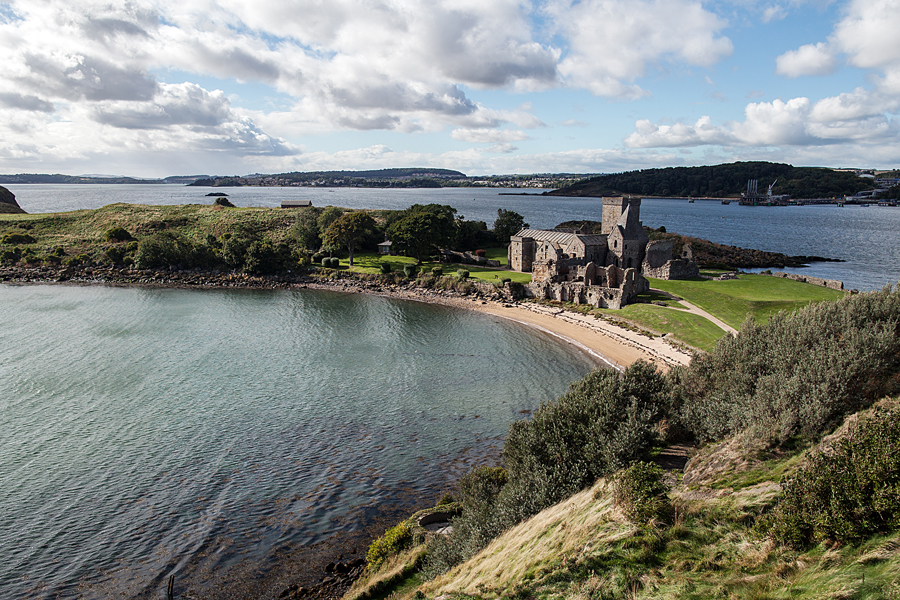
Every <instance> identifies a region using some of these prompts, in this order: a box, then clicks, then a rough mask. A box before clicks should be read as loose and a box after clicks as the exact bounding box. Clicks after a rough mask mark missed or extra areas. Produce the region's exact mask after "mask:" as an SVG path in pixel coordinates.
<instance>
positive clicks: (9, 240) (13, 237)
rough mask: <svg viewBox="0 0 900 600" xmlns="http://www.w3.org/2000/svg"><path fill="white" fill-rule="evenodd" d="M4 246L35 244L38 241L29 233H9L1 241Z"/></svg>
mask: <svg viewBox="0 0 900 600" xmlns="http://www.w3.org/2000/svg"><path fill="white" fill-rule="evenodd" d="M0 241H2V243H4V244H9V245H15V244H33V243H35V242H36V241H37V240H35V239H34V237H32V236H31V235H30V234H28V233H7V234H6V235H4V236H3V239H2V240H0Z"/></svg>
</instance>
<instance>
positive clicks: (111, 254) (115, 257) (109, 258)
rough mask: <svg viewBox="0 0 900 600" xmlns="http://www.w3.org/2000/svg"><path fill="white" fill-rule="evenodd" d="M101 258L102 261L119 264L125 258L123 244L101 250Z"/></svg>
mask: <svg viewBox="0 0 900 600" xmlns="http://www.w3.org/2000/svg"><path fill="white" fill-rule="evenodd" d="M102 258H103V261H104V262H109V263H111V264H114V265H117V264H120V263H121V262H122V259H123V258H125V246H110V247H109V248H107V249H106V250H104V251H103V255H102Z"/></svg>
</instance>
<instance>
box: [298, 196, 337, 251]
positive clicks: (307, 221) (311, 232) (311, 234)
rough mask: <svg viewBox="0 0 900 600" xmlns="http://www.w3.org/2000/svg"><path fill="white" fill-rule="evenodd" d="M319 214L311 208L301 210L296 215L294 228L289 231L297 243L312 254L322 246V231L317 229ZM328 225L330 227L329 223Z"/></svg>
mask: <svg viewBox="0 0 900 600" xmlns="http://www.w3.org/2000/svg"><path fill="white" fill-rule="evenodd" d="M319 212H320V211H318V210H316V209H315V208H313V207H312V206H310V207H308V208H301V209H300V210H299V212H298V214H297V220H296V221H295V222H294V227H293V229H292V230H291V236H292V237H293V238H294V239H296V240H297V243H299V244H300V245H301V246H303V247H304V248H306V249H307V250H312V251H313V252H315V251H316V250H318V249H319V247H320V246H321V245H322V239H321V232H322V229H321V228H320V227H319ZM338 216H340V215H338ZM328 224H329V225H331V222H329V223H328Z"/></svg>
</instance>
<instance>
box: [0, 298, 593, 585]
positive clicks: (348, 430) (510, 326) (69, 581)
mask: <svg viewBox="0 0 900 600" xmlns="http://www.w3.org/2000/svg"><path fill="white" fill-rule="evenodd" d="M0 305H2V306H3V307H4V310H3V311H2V313H0V381H2V382H3V393H2V396H0V549H2V550H0V554H2V559H3V560H0V597H2V598H33V597H38V598H55V597H63V598H71V597H87V598H109V597H153V598H158V597H160V593H161V592H160V590H162V589H164V586H165V581H166V580H167V578H168V575H169V574H175V575H176V577H177V580H178V586H179V590H181V591H182V593H185V595H184V597H193V598H200V597H261V596H266V595H268V594H270V593H273V592H274V594H276V595H277V592H278V591H280V589H283V587H284V586H285V585H286V584H287V583H288V579H287V575H288V574H289V573H290V572H294V573H297V572H298V569H300V570H301V571H302V568H303V565H302V564H299V565H298V564H296V563H292V562H291V561H292V560H293V559H292V552H294V551H295V550H297V549H298V548H303V547H306V546H309V545H310V544H314V543H316V542H319V541H322V540H327V539H328V537H329V535H331V534H332V533H334V532H335V531H352V530H356V529H359V528H360V527H363V526H364V525H365V524H366V521H367V519H369V518H371V517H372V516H373V515H374V514H375V513H377V511H378V507H379V506H380V505H386V504H390V503H391V502H392V501H393V499H394V498H397V497H398V496H404V497H407V498H409V497H412V498H419V499H420V501H421V504H422V505H427V504H428V502H433V501H434V500H435V498H436V496H437V495H438V493H439V492H440V491H442V490H445V489H447V488H448V486H449V484H450V481H451V480H452V479H453V478H455V477H456V476H458V474H459V472H458V471H459V470H461V469H463V468H468V467H469V466H471V465H472V464H474V463H478V462H479V461H486V460H489V459H493V458H495V457H496V452H497V449H498V448H499V444H500V439H501V438H502V436H503V435H505V433H506V431H507V429H508V426H509V424H510V423H511V422H512V421H514V420H516V419H517V418H522V417H523V414H522V411H528V410H532V409H534V408H536V407H537V406H538V405H539V404H540V403H541V402H542V401H545V400H548V399H552V398H554V397H556V396H558V395H559V394H560V393H561V392H563V391H564V390H565V389H566V387H567V386H568V384H569V383H570V382H571V381H573V380H575V379H577V378H579V377H581V376H583V375H584V374H586V373H587V372H588V371H589V370H590V369H591V368H593V366H594V363H593V362H592V361H591V359H590V358H589V357H587V356H586V355H585V354H583V353H582V352H580V351H579V350H577V349H575V348H574V347H571V346H569V345H566V344H561V343H560V342H559V341H558V340H556V339H554V338H552V337H550V336H548V335H544V334H542V333H540V332H537V331H535V330H530V329H526V328H524V327H522V326H520V325H518V324H515V323H512V322H507V321H504V320H501V319H498V318H493V317H490V316H487V315H482V314H477V313H471V312H469V311H463V310H458V309H452V308H448V307H443V306H431V305H425V304H420V303H413V302H404V301H396V300H392V299H387V298H380V297H374V296H367V295H354V294H338V293H331V292H316V291H308V290H302V291H295V292H285V291H194V290H191V291H187V290H152V289H120V288H108V287H75V286H0ZM458 460H462V461H463V462H464V464H459V463H456V462H455V461H458ZM454 465H456V466H455V467H454ZM454 469H456V470H454ZM420 507H421V505H420ZM279 578H281V579H279ZM238 581H239V582H240V585H242V586H245V587H246V586H248V585H249V586H250V587H249V588H248V589H254V590H255V591H254V593H253V595H252V596H251V595H250V594H249V593H248V594H246V595H245V594H244V593H243V592H237V591H236V589H237V588H236V587H235V586H237V585H238ZM273 581H274V583H271V582H273ZM264 582H269V583H265V584H264ZM254 583H255V584H258V585H257V587H256V588H254V587H253V585H254ZM265 585H269V586H270V587H269V588H265ZM259 586H263V587H264V588H265V589H263V588H260V587H259ZM272 586H274V587H272ZM279 586H280V587H279ZM241 589H244V588H241ZM261 590H262V591H261ZM188 591H189V592H190V594H189V596H188V594H187V592H188Z"/></svg>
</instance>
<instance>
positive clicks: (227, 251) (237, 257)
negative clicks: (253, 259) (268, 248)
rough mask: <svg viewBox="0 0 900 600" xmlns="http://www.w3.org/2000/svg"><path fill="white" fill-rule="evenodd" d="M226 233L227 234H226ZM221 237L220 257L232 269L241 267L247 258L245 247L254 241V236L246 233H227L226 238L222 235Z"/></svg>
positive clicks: (248, 246)
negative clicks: (222, 241)
mask: <svg viewBox="0 0 900 600" xmlns="http://www.w3.org/2000/svg"><path fill="white" fill-rule="evenodd" d="M226 235H228V234H226ZM222 239H223V240H225V243H224V244H222V259H223V260H224V261H225V264H227V265H228V266H229V267H231V268H232V269H242V268H243V267H244V262H245V261H246V260H247V249H248V248H250V245H251V244H252V243H253V242H255V241H256V240H255V239H254V238H251V237H249V236H246V235H238V234H235V235H229V236H228V237H227V238H226V237H225V236H224V235H223V236H222Z"/></svg>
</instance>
